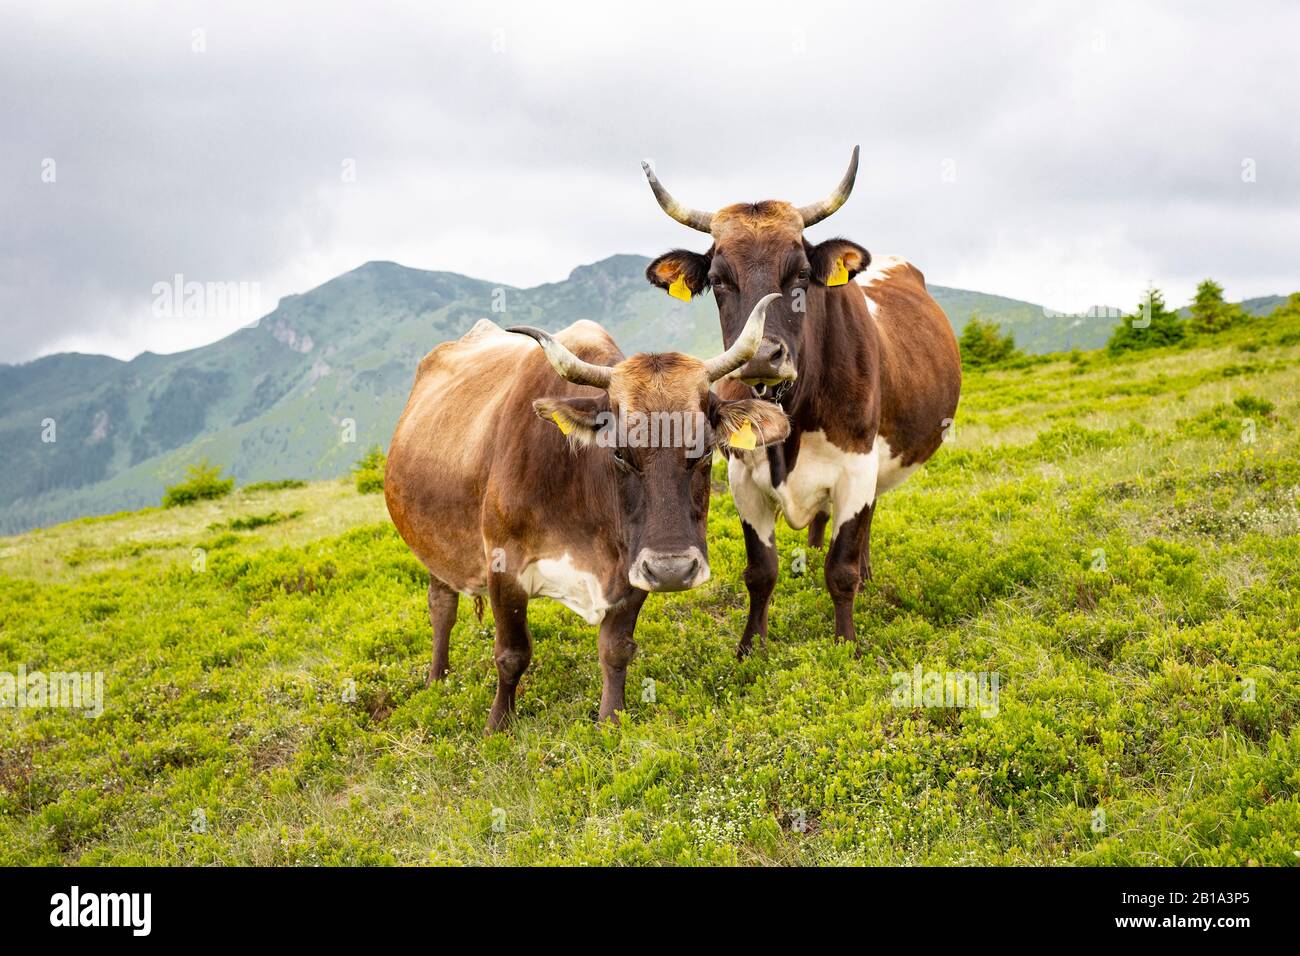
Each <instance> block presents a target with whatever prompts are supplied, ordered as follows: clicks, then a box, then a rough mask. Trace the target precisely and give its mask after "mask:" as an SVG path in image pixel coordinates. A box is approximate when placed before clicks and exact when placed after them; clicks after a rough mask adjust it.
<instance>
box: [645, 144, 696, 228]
mask: <svg viewBox="0 0 1300 956" xmlns="http://www.w3.org/2000/svg"><path fill="white" fill-rule="evenodd" d="M641 168H642V169H644V170H645V178H646V179H648V180H650V188H651V189H652V190H654V194H655V199H657V200H659V205H660V207H661V208H662V209H663V211H664V212H666V213H668V215H670V216H672V217H673V218H674V219H676V220H677V221H678V222H680V223H681V224H682V225H683V226H690V227H691V228H692V229H698V230H699V231H700V232H712V231H713V213H711V212H700V211H699V210H698V209H691V208H690V207H689V206H683V205H682V204H681V203H679V202H678V201H677V200H676V199H674V198H673V197H672V194H671V193H670V192H668V190H666V189H664V187H663V183H661V182H659V177H658V176H656V175H655V171H654V170H653V169H651V168H650V164H649V163H647V162H645V161H644V160H642V161H641Z"/></svg>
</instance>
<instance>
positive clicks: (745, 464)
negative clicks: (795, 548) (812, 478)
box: [727, 449, 776, 546]
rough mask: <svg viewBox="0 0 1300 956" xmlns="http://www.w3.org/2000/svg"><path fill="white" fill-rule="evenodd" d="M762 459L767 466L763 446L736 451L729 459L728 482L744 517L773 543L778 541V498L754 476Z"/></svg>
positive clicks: (756, 531)
mask: <svg viewBox="0 0 1300 956" xmlns="http://www.w3.org/2000/svg"><path fill="white" fill-rule="evenodd" d="M760 463H761V465H762V467H763V468H764V469H766V468H767V452H766V451H764V450H762V449H758V450H756V451H752V452H749V453H748V454H742V453H740V452H732V453H731V457H730V458H728V459H727V483H728V484H730V485H731V497H732V500H734V501H735V502H736V510H737V511H738V512H740V517H741V520H742V521H744V522H745V524H747V525H749V526H750V527H751V528H753V529H754V533H755V534H757V535H758V538H759V540H760V541H766V542H767V543H768V545H769V546H770V545H774V544H776V502H775V501H774V500H773V499H772V497H771V496H770V495H769V494H768V493H767V492H765V491H763V489H762V488H760V487H759V486H758V483H757V482H756V481H755V480H754V468H755V467H756V466H757V465H758V464H760Z"/></svg>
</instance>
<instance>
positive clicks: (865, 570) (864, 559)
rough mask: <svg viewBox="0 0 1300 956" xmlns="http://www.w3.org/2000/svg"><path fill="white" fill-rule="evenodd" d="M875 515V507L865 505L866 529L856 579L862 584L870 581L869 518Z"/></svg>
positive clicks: (873, 505) (863, 533)
mask: <svg viewBox="0 0 1300 956" xmlns="http://www.w3.org/2000/svg"><path fill="white" fill-rule="evenodd" d="M875 513H876V505H875V503H874V502H873V503H872V504H869V505H867V508H866V520H867V527H866V529H865V530H864V531H863V532H862V555H861V557H859V558H858V577H859V579H860V580H861V581H862V583H863V584H866V583H867V582H868V581H870V580H871V518H872V516H874V515H875Z"/></svg>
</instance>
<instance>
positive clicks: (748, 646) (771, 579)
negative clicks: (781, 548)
mask: <svg viewBox="0 0 1300 956" xmlns="http://www.w3.org/2000/svg"><path fill="white" fill-rule="evenodd" d="M773 523H775V522H773ZM740 527H741V529H742V530H743V531H744V533H745V556H746V558H748V563H747V564H746V565H745V587H746V588H748V589H749V618H748V620H746V621H745V632H744V633H743V634H742V635H741V636H740V643H739V644H738V645H737V646H736V656H737V657H745V656H746V655H747V654H748V653H749V652H750V651H751V650H753V648H754V635H755V634H757V635H758V645H759V647H762V648H766V647H767V611H768V608H769V607H770V606H771V604H772V591H773V590H774V589H775V588H776V576H777V559H776V535H775V529H773V531H769V532H768V534H766V535H764V534H762V533H761V532H759V531H757V530H755V528H754V527H753V525H751V524H750V523H749V522H748V521H744V520H742V521H741V523H740Z"/></svg>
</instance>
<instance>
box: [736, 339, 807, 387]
mask: <svg viewBox="0 0 1300 956" xmlns="http://www.w3.org/2000/svg"><path fill="white" fill-rule="evenodd" d="M736 377H737V378H739V379H740V380H741V381H742V382H744V383H745V384H746V385H760V384H763V385H775V384H777V383H778V382H785V381H790V380H791V379H793V378H794V377H795V369H794V363H793V362H791V361H790V356H789V353H788V352H787V351H786V348H785V343H783V342H777V341H774V340H772V339H764V340H763V342H762V343H761V344H760V345H759V347H758V351H757V352H755V353H754V357H753V358H751V359H750V360H749V361H748V362H746V363H745V364H744V365H743V366H742V367H741V369H740V371H739V372H737V373H736Z"/></svg>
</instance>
